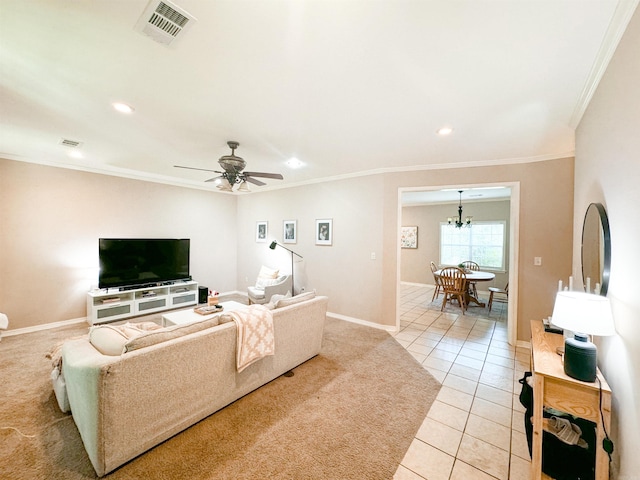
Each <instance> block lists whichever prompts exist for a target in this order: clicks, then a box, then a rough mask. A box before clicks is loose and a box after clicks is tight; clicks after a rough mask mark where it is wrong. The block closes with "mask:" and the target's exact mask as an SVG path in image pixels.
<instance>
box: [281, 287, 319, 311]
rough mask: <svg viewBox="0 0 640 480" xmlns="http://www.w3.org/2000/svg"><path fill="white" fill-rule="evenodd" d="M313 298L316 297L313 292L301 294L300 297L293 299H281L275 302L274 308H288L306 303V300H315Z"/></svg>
mask: <svg viewBox="0 0 640 480" xmlns="http://www.w3.org/2000/svg"><path fill="white" fill-rule="evenodd" d="M274 296H275V295H274ZM315 296H316V292H315V291H313V292H306V293H301V294H300V295H296V296H295V297H286V298H281V299H280V300H278V301H277V302H275V305H276V308H281V307H288V306H289V305H295V304H296V303H300V302H306V301H307V300H311V299H312V298H315Z"/></svg>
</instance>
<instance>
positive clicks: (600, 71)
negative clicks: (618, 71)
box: [569, 0, 640, 130]
mask: <svg viewBox="0 0 640 480" xmlns="http://www.w3.org/2000/svg"><path fill="white" fill-rule="evenodd" d="M639 2H640V0H620V1H619V2H618V5H617V6H616V10H615V12H614V13H613V16H612V17H611V22H609V26H608V27H607V31H606V32H605V34H604V39H603V41H602V44H601V45H600V49H599V51H598V55H597V56H596V59H595V61H594V62H593V66H592V67H591V71H590V72H589V76H588V77H587V81H586V82H585V85H584V87H583V89H582V93H581V94H580V97H579V99H578V102H577V104H576V106H575V108H574V110H573V114H572V115H571V119H570V120H569V126H570V127H571V128H573V129H574V130H575V129H576V128H577V126H578V124H579V123H580V120H582V116H583V115H584V112H585V111H586V110H587V107H588V106H589V103H590V102H591V99H592V98H593V95H594V93H595V91H596V89H597V88H598V85H599V84H600V80H602V77H603V76H604V73H605V71H606V70H607V67H608V66H609V62H610V61H611V59H612V58H613V54H614V53H615V51H616V48H618V44H619V43H620V40H621V39H622V35H624V32H625V30H626V29H627V26H628V25H629V22H630V21H631V17H632V16H633V13H634V12H635V10H636V8H637V7H638V3H639Z"/></svg>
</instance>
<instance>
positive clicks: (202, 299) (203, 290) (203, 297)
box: [198, 287, 209, 303]
mask: <svg viewBox="0 0 640 480" xmlns="http://www.w3.org/2000/svg"><path fill="white" fill-rule="evenodd" d="M208 296H209V288H208V287H198V303H207V297H208Z"/></svg>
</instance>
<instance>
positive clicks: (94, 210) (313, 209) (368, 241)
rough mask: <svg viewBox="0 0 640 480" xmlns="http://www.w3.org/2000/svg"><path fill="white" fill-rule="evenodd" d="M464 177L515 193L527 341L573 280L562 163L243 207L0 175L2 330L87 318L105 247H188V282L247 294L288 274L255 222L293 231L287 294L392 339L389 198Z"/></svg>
mask: <svg viewBox="0 0 640 480" xmlns="http://www.w3.org/2000/svg"><path fill="white" fill-rule="evenodd" d="M461 175H463V176H464V178H465V182H466V184H471V183H495V182H498V183H508V182H520V206H519V213H520V228H519V230H518V232H517V235H518V237H519V239H518V244H519V249H520V260H519V262H518V270H517V271H518V272H519V288H518V293H519V308H518V312H517V322H518V332H517V337H518V339H520V340H528V339H529V324H528V322H529V320H530V319H532V318H533V319H537V318H543V317H546V316H548V315H549V314H550V313H551V310H552V305H553V293H554V290H555V287H556V286H557V282H558V279H560V278H567V277H568V276H569V274H570V272H571V253H570V252H571V241H572V224H571V222H570V221H568V219H570V218H571V215H572V212H573V202H572V200H573V189H572V187H571V184H572V179H573V159H571V158H567V159H559V160H552V161H545V162H536V163H530V164H517V165H510V166H499V167H482V168H470V169H465V170H460V169H446V170H437V171H435V170H429V171H419V172H406V173H392V174H380V175H371V176H365V177H360V178H354V179H345V180H340V181H332V182H325V183H320V184H313V185H307V186H304V187H296V188H289V189H282V190H274V191H265V192H259V193H253V194H250V195H246V196H229V195H223V194H220V193H217V192H206V191H200V190H192V189H185V188H180V187H172V186H166V185H159V184H154V183H149V182H140V181H135V180H127V179H122V178H117V177H110V176H103V175H97V174H91V173H85V172H77V171H72V170H66V169H59V168H53V167H45V166H40V165H33V164H26V163H21V162H13V161H0V182H1V183H0V189H1V190H0V192H1V193H0V195H1V198H0V200H1V206H0V221H1V223H2V228H3V234H2V236H1V238H2V240H1V241H2V244H0V249H1V252H2V257H1V258H2V267H1V270H0V282H1V283H0V286H1V288H0V311H5V312H6V313H8V314H9V316H10V319H11V322H12V323H11V328H12V329H14V328H21V327H28V326H32V325H39V324H44V323H50V322H54V321H60V320H67V319H72V318H79V317H83V316H85V314H86V312H85V305H84V302H85V294H86V291H87V290H88V289H89V288H90V286H91V285H92V284H95V277H96V276H97V254H96V249H97V239H98V238H99V237H107V236H113V237H117V236H129V237H141V236H150V237H153V236H158V237H159V236H165V237H168V236H170V237H189V238H191V239H192V249H193V255H192V262H191V265H192V274H193V277H194V279H196V280H197V281H199V282H200V283H202V284H205V285H207V286H208V287H210V288H215V289H217V290H221V291H229V290H234V289H238V290H240V291H246V286H247V285H248V284H251V283H253V282H255V277H256V275H257V272H258V269H259V268H260V265H261V264H268V265H272V266H278V267H280V268H281V269H282V270H283V271H288V270H290V256H289V255H290V254H289V253H288V252H286V251H284V250H282V249H280V248H278V249H277V250H276V251H272V250H270V249H269V248H268V243H256V241H255V225H256V222H257V221H268V222H269V239H272V238H273V239H277V240H281V239H282V222H283V221H284V220H297V221H298V243H297V244H295V245H289V244H288V246H290V247H291V248H292V250H294V251H296V252H297V253H299V254H300V255H302V256H303V257H304V259H303V261H297V262H296V284H297V287H298V288H300V287H305V288H307V289H316V290H317V291H319V292H321V293H323V294H325V295H328V296H329V298H330V304H329V309H330V311H331V312H333V313H336V314H338V315H342V316H345V317H352V318H356V319H361V320H365V321H369V322H373V323H377V324H380V325H383V326H389V327H393V326H395V322H396V287H397V284H398V283H397V282H398V262H399V258H400V256H399V251H400V249H399V247H398V234H397V232H398V224H399V221H398V215H399V204H398V189H399V188H401V187H429V186H451V185H453V186H459V184H456V183H454V182H456V181H457V179H459V178H460V176H461ZM320 218H331V219H333V227H334V239H333V246H330V247H329V246H317V245H315V243H314V228H315V220H316V219H320ZM5 232H10V233H9V234H7V233H5ZM372 254H374V256H375V259H372ZM534 256H541V257H543V266H542V267H534V266H533V257H534ZM16 272H18V273H16ZM34 288H35V289H37V291H38V298H39V300H38V302H35V301H34V294H33V292H34ZM61 299H63V300H62V301H61ZM42 304H46V305H47V306H48V308H47V312H46V314H43V312H42V309H41V305H42Z"/></svg>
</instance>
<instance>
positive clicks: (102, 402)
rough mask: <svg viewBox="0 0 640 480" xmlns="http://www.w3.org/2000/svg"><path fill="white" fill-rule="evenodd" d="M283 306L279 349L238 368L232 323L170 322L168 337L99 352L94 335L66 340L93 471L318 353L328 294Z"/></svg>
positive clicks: (72, 389)
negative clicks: (197, 324) (109, 352)
mask: <svg viewBox="0 0 640 480" xmlns="http://www.w3.org/2000/svg"><path fill="white" fill-rule="evenodd" d="M279 303H280V305H279V306H278V308H275V309H274V310H272V312H271V313H272V317H273V325H274V340H275V354H274V355H272V356H267V357H265V358H262V359H260V360H259V361H257V362H256V363H253V364H251V365H250V366H249V367H247V368H246V369H244V370H242V371H241V372H238V370H237V366H236V333H237V332H236V328H237V327H236V324H235V322H233V321H231V322H229V323H223V324H220V325H216V326H212V325H207V324H203V325H201V326H200V327H204V328H203V329H198V328H194V327H193V325H192V324H187V325H180V326H175V327H169V328H167V329H165V331H167V332H169V333H168V334H167V338H166V339H165V340H164V341H161V342H160V343H155V344H153V345H148V346H144V347H143V348H138V349H135V350H132V351H128V352H126V353H122V354H120V355H104V354H102V353H100V351H98V350H97V349H96V348H95V347H94V346H93V344H92V343H91V342H90V340H89V339H77V340H70V341H67V342H65V343H64V345H63V347H62V372H63V376H64V380H65V382H66V390H67V395H68V400H69V405H70V407H71V414H72V415H73V419H74V421H75V423H76V425H77V427H78V430H79V432H80V435H81V437H82V441H83V443H84V446H85V449H86V451H87V453H88V455H89V458H90V460H91V463H92V464H93V467H94V468H95V471H96V473H97V474H98V475H99V476H103V475H105V474H107V473H109V472H111V471H113V470H114V469H116V468H118V467H119V466H121V465H123V464H124V463H126V462H127V461H129V460H131V459H133V458H135V457H136V456H138V455H140V454H142V453H144V452H145V451H147V450H149V449H151V448H152V447H154V446H156V445H158V444H159V443H161V442H163V441H164V440H166V439H168V438H170V437H171V436H173V435H175V434H177V433H178V432H180V431H182V430H184V429H186V428H188V427H190V426H191V425H193V424H195V423H196V422H198V421H200V420H202V419H203V418H205V417H207V416H209V415H211V414H212V413H214V412H216V411H217V410H219V409H221V408H223V407H225V406H226V405H228V404H230V403H231V402H233V401H235V400H237V399H238V398H240V397H242V396H243V395H246V394H247V393H249V392H251V391H253V390H255V389H256V388H258V387H260V386H262V385H264V384H265V383H267V382H269V381H271V380H273V379H274V378H276V377H278V376H280V375H282V374H283V373H285V372H287V371H288V370H291V369H292V368H294V367H296V366H297V365H299V364H301V363H303V362H305V361H306V360H308V359H310V358H312V357H313V356H315V355H317V354H318V353H319V352H320V346H321V344H322V336H323V330H324V322H325V316H326V310H327V303H328V298H327V297H323V296H315V295H313V294H303V295H299V296H297V297H292V298H287V299H283V300H280V302H279ZM205 322H206V321H205ZM213 323H215V322H213ZM195 330H197V331H195ZM153 334H155V335H158V334H162V331H158V330H155V331H154V332H153Z"/></svg>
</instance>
